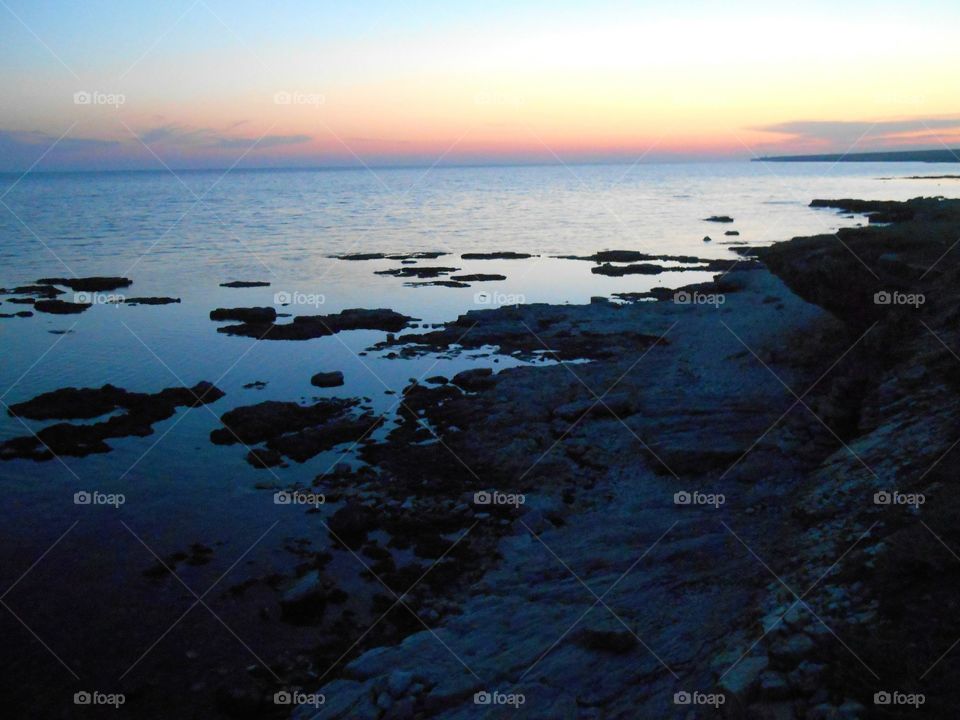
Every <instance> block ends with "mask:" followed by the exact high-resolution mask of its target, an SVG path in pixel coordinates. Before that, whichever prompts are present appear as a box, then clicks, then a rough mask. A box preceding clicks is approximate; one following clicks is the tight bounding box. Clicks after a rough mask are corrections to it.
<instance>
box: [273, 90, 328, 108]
mask: <svg viewBox="0 0 960 720" xmlns="http://www.w3.org/2000/svg"><path fill="white" fill-rule="evenodd" d="M326 103H327V98H326V96H325V95H321V94H320V93H307V92H299V91H296V90H293V91H291V90H280V91H278V92H275V93H274V94H273V104H274V105H312V106H313V107H320V106H321V105H326Z"/></svg>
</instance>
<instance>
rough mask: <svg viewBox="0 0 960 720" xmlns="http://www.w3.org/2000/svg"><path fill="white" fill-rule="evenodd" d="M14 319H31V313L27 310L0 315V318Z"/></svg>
mask: <svg viewBox="0 0 960 720" xmlns="http://www.w3.org/2000/svg"><path fill="white" fill-rule="evenodd" d="M14 317H20V318H28V317H33V313H32V312H30V311H29V310H20V311H19V312H15V313H0V318H14Z"/></svg>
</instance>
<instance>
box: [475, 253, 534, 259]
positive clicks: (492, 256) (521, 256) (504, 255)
mask: <svg viewBox="0 0 960 720" xmlns="http://www.w3.org/2000/svg"><path fill="white" fill-rule="evenodd" d="M460 257H461V258H462V259H463V260H525V259H527V258H532V257H533V255H531V254H530V253H519V252H509V251H508V252H489V253H463V254H462V255H461V256H460Z"/></svg>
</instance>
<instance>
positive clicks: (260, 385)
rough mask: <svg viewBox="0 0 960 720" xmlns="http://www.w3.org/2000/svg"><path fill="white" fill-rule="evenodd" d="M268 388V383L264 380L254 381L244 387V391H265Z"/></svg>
mask: <svg viewBox="0 0 960 720" xmlns="http://www.w3.org/2000/svg"><path fill="white" fill-rule="evenodd" d="M266 386H267V383H266V382H264V381H263V380H254V381H253V382H248V383H247V384H245V385H244V386H243V389H244V390H263V389H264V388H265V387H266Z"/></svg>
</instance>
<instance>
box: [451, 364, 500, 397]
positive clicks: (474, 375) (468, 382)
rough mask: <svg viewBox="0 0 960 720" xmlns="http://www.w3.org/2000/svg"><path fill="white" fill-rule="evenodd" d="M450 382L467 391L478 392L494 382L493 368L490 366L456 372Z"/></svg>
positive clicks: (491, 385)
mask: <svg viewBox="0 0 960 720" xmlns="http://www.w3.org/2000/svg"><path fill="white" fill-rule="evenodd" d="M451 382H452V383H453V384H454V385H456V386H458V387H461V388H463V389H464V390H467V391H468V392H478V391H480V390H485V389H486V388H489V387H493V385H495V384H496V381H495V380H494V379H493V370H491V369H490V368H474V369H472V370H464V371H462V372H458V373H457V374H456V375H454V376H453V380H451Z"/></svg>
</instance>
